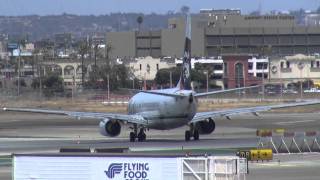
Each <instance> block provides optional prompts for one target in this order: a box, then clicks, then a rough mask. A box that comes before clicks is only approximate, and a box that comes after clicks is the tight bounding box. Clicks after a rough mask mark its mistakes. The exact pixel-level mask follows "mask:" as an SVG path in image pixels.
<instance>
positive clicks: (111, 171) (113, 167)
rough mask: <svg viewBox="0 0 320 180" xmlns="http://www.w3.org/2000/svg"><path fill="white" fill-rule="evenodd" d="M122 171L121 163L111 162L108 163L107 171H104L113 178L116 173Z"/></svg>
mask: <svg viewBox="0 0 320 180" xmlns="http://www.w3.org/2000/svg"><path fill="white" fill-rule="evenodd" d="M121 171H122V163H112V164H110V165H109V168H108V171H104V172H105V173H106V175H107V177H108V178H110V179H113V178H114V176H115V175H116V174H120V173H121Z"/></svg>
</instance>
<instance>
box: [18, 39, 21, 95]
mask: <svg viewBox="0 0 320 180" xmlns="http://www.w3.org/2000/svg"><path fill="white" fill-rule="evenodd" d="M18 50H19V55H18V96H20V62H21V52H20V51H21V48H20V45H19V47H18Z"/></svg>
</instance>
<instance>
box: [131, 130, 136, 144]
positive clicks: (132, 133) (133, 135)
mask: <svg viewBox="0 0 320 180" xmlns="http://www.w3.org/2000/svg"><path fill="white" fill-rule="evenodd" d="M135 140H136V135H135V134H134V132H130V142H134V141H135Z"/></svg>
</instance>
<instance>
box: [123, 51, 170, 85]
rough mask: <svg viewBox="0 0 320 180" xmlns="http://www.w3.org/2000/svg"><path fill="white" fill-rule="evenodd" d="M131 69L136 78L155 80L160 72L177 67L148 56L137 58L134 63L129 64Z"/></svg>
mask: <svg viewBox="0 0 320 180" xmlns="http://www.w3.org/2000/svg"><path fill="white" fill-rule="evenodd" d="M129 67H130V68H131V69H132V70H133V73H134V75H135V77H136V78H138V79H140V80H144V79H145V80H154V78H155V77H156V74H157V72H158V70H160V69H164V68H172V67H176V64H175V63H169V62H167V61H162V60H161V59H160V58H152V57H150V56H147V57H143V58H136V59H135V61H134V62H130V63H129Z"/></svg>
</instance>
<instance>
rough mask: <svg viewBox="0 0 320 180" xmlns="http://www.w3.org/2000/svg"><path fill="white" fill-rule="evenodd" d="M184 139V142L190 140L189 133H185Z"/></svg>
mask: <svg viewBox="0 0 320 180" xmlns="http://www.w3.org/2000/svg"><path fill="white" fill-rule="evenodd" d="M184 137H185V140H186V141H190V138H191V133H190V131H186V132H185V135H184Z"/></svg>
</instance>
